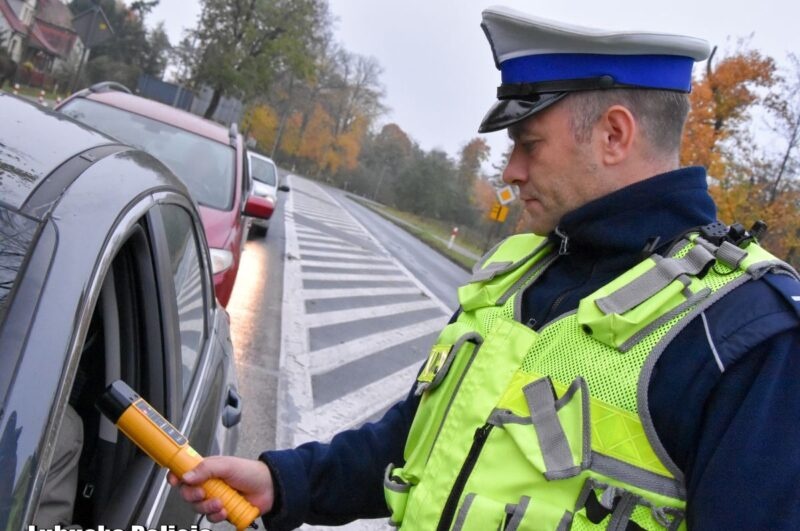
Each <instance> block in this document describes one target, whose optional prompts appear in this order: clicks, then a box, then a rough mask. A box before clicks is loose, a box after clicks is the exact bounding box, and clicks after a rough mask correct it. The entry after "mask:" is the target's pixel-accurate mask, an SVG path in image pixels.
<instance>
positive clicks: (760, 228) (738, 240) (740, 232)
mask: <svg viewBox="0 0 800 531" xmlns="http://www.w3.org/2000/svg"><path fill="white" fill-rule="evenodd" d="M766 232H767V224H766V223H764V222H763V221H761V220H758V221H756V222H755V223H753V226H752V227H750V230H745V228H744V226H742V224H741V223H734V224H733V225H731V226H730V227H729V226H727V225H725V224H724V223H722V222H720V221H715V222H714V223H709V224H708V225H704V226H702V227H700V235H701V236H702V237H703V238H704V239H706V240H707V241H709V242H711V243H712V244H714V245H716V246H720V245H722V243H723V242H730V243H732V244H734V245H736V246H737V247H742V248H744V247H747V246H748V245H749V244H750V243H751V242H753V241H758V240H759V239H760V238H761V237H762V236H763V235H764V233H766Z"/></svg>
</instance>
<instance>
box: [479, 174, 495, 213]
mask: <svg viewBox="0 0 800 531" xmlns="http://www.w3.org/2000/svg"><path fill="white" fill-rule="evenodd" d="M474 197H475V205H476V206H477V207H478V208H479V209H480V211H481V214H487V213H488V212H489V211H490V210H491V209H492V206H494V204H495V203H496V202H497V190H495V187H494V186H492V185H491V184H489V183H488V182H486V181H484V180H482V179H478V180H476V181H475V189H474Z"/></svg>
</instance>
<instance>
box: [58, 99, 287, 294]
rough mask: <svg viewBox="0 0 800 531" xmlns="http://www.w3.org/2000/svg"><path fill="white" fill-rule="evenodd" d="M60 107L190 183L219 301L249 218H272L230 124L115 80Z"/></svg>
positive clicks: (239, 137) (236, 260)
mask: <svg viewBox="0 0 800 531" xmlns="http://www.w3.org/2000/svg"><path fill="white" fill-rule="evenodd" d="M58 110H60V111H61V112H63V113H64V114H66V115H68V116H70V117H72V118H75V119H76V120H78V121H80V122H83V123H85V124H87V125H89V126H91V127H92V128H94V129H97V130H98V131H100V132H103V133H105V134H107V135H109V136H112V137H114V138H116V139H118V140H120V141H122V142H124V143H126V144H129V145H131V146H134V147H136V148H139V149H141V150H143V151H146V152H148V153H150V154H151V155H153V156H155V157H156V158H157V159H159V160H160V161H161V162H163V163H164V164H166V165H167V167H169V168H170V169H171V170H172V171H173V173H175V175H176V176H178V177H179V178H180V179H181V180H182V181H183V182H184V183H185V184H186V186H187V188H188V189H189V192H190V194H191V195H192V197H193V199H194V200H195V201H196V202H197V204H198V206H199V211H200V217H201V219H202V221H203V228H204V229H205V234H206V240H207V241H208V247H209V251H210V255H211V263H212V268H213V273H214V288H215V292H216V295H217V299H219V301H220V303H221V304H222V305H223V306H226V305H227V304H228V300H229V299H230V296H231V291H232V290H233V284H234V281H235V280H236V273H237V272H238V270H239V259H240V257H241V254H242V247H243V245H244V240H245V238H246V237H247V229H248V221H249V220H248V219H247V217H245V216H251V217H255V218H261V219H269V217H270V216H271V215H272V212H273V210H274V208H275V205H274V203H273V202H271V201H269V200H267V199H265V198H262V197H256V196H252V195H251V194H250V187H251V181H252V180H251V179H250V177H249V175H248V174H247V171H248V165H247V163H246V150H245V146H244V142H243V139H242V135H240V134H238V132H237V131H236V126H235V125H234V126H232V127H231V128H230V129H228V128H226V127H224V126H222V125H220V124H217V123H215V122H211V121H209V120H205V119H203V118H200V117H199V116H196V115H194V114H191V113H188V112H186V111H183V110H180V109H176V108H174V107H170V106H169V105H164V104H162V103H159V102H156V101H153V100H149V99H146V98H142V97H139V96H135V95H133V94H131V93H130V92H129V91H128V90H127V89H126V88H125V87H123V86H121V85H118V84H116V83H100V84H98V85H94V86H92V87H90V88H88V89H84V90H82V91H80V92H76V93H75V94H73V95H72V96H70V97H69V98H68V99H66V100H65V101H64V102H63V103H62V104H61V105H59V106H58Z"/></svg>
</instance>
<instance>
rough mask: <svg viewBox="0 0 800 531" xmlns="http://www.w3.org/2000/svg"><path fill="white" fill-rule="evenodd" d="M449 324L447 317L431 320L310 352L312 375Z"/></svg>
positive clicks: (323, 372)
mask: <svg viewBox="0 0 800 531" xmlns="http://www.w3.org/2000/svg"><path fill="white" fill-rule="evenodd" d="M445 324H447V317H441V318H436V319H429V320H427V321H422V322H421V323H414V324H412V325H408V326H404V327H402V328H395V329H394V330H382V331H380V332H378V333H375V334H370V335H366V336H363V337H359V338H356V339H353V340H351V341H347V342H345V343H339V344H338V345H334V346H332V347H326V348H321V349H319V350H315V351H313V352H311V353H310V356H311V360H312V366H311V369H310V371H309V373H310V374H325V373H326V372H330V371H332V370H333V369H335V368H337V367H340V366H342V365H345V364H347V363H351V362H353V361H357V360H360V359H362V358H365V357H367V356H369V355H371V354H375V353H376V352H380V351H381V350H384V349H387V348H391V347H393V346H395V345H399V344H400V343H405V342H407V341H411V340H413V339H417V338H419V337H424V336H427V335H428V334H433V333H434V332H438V331H439V330H441V329H442V328H443V327H444V325H445ZM417 365H419V364H417ZM417 368H419V366H418V367H417Z"/></svg>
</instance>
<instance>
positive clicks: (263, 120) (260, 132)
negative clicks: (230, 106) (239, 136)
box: [242, 105, 278, 150]
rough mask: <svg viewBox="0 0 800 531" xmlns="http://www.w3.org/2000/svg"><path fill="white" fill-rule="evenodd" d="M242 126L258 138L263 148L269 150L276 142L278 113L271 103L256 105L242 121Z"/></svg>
mask: <svg viewBox="0 0 800 531" xmlns="http://www.w3.org/2000/svg"><path fill="white" fill-rule="evenodd" d="M242 127H243V129H244V130H245V131H247V133H248V134H249V135H250V136H252V137H253V138H255V139H256V142H258V145H259V147H260V148H261V149H262V150H269V149H271V148H272V144H274V143H275V135H276V134H277V131H278V115H277V113H276V112H275V110H274V109H273V108H272V107H270V106H269V105H256V106H255V107H252V108H250V110H248V111H247V114H245V117H244V120H243V121H242Z"/></svg>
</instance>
